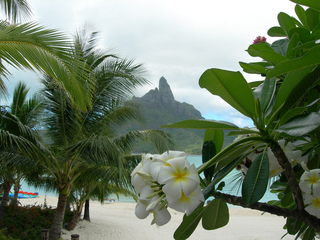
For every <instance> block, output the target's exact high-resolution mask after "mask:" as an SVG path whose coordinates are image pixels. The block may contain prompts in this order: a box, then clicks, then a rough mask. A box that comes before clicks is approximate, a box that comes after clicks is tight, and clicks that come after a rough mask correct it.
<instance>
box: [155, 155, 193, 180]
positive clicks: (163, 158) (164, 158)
mask: <svg viewBox="0 0 320 240" xmlns="http://www.w3.org/2000/svg"><path fill="white" fill-rule="evenodd" d="M186 156H187V154H186V153H185V152H181V151H167V152H164V153H162V154H161V155H156V156H155V157H154V162H153V164H152V168H151V176H152V177H153V179H155V180H156V181H158V179H159V173H160V169H161V168H162V167H163V166H166V165H168V163H167V162H168V161H169V160H171V159H174V158H177V157H186Z"/></svg>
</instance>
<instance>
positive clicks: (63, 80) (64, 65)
mask: <svg viewBox="0 0 320 240" xmlns="http://www.w3.org/2000/svg"><path fill="white" fill-rule="evenodd" d="M71 46H72V44H71V42H70V41H68V40H67V38H66V37H65V36H64V35H63V34H62V33H60V32H58V31H56V30H51V29H45V28H44V27H42V26H39V25H37V24H35V23H26V24H20V25H7V24H3V23H2V24H0V58H1V60H2V61H4V62H6V63H8V64H9V65H12V66H13V67H15V68H27V69H36V70H39V71H40V72H42V73H45V74H47V75H49V76H50V77H52V78H53V79H54V80H55V81H57V83H59V84H61V86H63V87H64V88H65V89H66V90H67V92H68V94H70V96H71V99H72V100H73V101H74V102H75V103H76V104H77V106H79V107H81V108H82V109H85V108H86V107H87V106H88V105H89V100H88V99H89V93H88V92H87V91H86V90H85V89H84V87H83V85H82V84H78V81H80V80H81V81H82V82H86V81H90V80H89V77H88V71H87V68H86V66H85V64H84V63H82V62H79V61H77V60H76V59H74V58H73V57H72V48H71ZM79 69H81V71H80V70H79Z"/></svg>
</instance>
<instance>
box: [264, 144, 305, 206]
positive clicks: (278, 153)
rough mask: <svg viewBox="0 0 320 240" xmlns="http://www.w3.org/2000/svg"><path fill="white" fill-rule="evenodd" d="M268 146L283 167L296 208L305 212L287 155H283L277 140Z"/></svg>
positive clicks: (300, 193)
mask: <svg viewBox="0 0 320 240" xmlns="http://www.w3.org/2000/svg"><path fill="white" fill-rule="evenodd" d="M270 148H271V150H272V152H273V154H274V156H275V157H276V158H277V159H278V162H279V164H280V166H281V167H282V168H283V169H284V174H285V176H286V178H287V180H288V185H289V187H290V188H291V190H292V192H293V195H294V200H295V202H296V206H297V210H298V211H299V212H305V210H304V203H303V198H302V192H301V189H300V187H299V184H298V181H297V178H296V175H295V173H294V171H293V168H292V166H291V163H290V162H289V160H288V158H287V156H286V155H285V153H284V152H283V150H282V148H281V147H280V146H279V144H278V143H277V142H272V143H271V146H270Z"/></svg>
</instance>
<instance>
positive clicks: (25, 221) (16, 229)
mask: <svg viewBox="0 0 320 240" xmlns="http://www.w3.org/2000/svg"><path fill="white" fill-rule="evenodd" d="M53 216H54V209H52V208H43V207H41V206H26V207H20V206H8V207H6V215H5V217H4V219H3V221H1V222H0V229H5V230H6V231H5V232H3V233H5V235H8V236H9V237H13V238H17V239H20V240H30V239H34V240H36V239H40V236H41V230H43V229H49V228H50V225H51V224H52V220H53ZM71 218H72V213H68V214H66V215H65V218H64V223H68V222H69V221H70V220H71ZM0 239H1V234H0ZM4 239H6V238H4ZM9 239H11V238H9Z"/></svg>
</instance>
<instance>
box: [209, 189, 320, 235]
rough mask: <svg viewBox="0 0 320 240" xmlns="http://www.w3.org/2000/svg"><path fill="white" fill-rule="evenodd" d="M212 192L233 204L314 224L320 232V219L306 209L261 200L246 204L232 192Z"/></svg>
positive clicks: (213, 194) (216, 196)
mask: <svg viewBox="0 0 320 240" xmlns="http://www.w3.org/2000/svg"><path fill="white" fill-rule="evenodd" d="M211 194H212V196H214V197H215V198H222V199H224V200H225V201H226V202H227V203H229V204H232V205H236V206H241V207H244V208H250V209H254V210H259V211H261V212H267V213H270V214H273V215H278V216H282V217H291V218H295V219H297V220H300V221H303V222H305V223H307V224H308V225H310V226H312V227H313V228H314V229H315V230H316V231H317V232H320V220H319V219H318V218H316V217H314V216H312V215H310V214H308V213H307V212H305V211H303V212H301V211H299V210H297V209H296V210H290V209H287V208H281V207H278V206H273V205H269V204H267V203H260V202H256V203H254V204H251V205H246V204H245V203H244V201H243V199H242V197H237V196H233V195H230V194H225V193H221V192H214V191H212V192H211Z"/></svg>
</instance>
